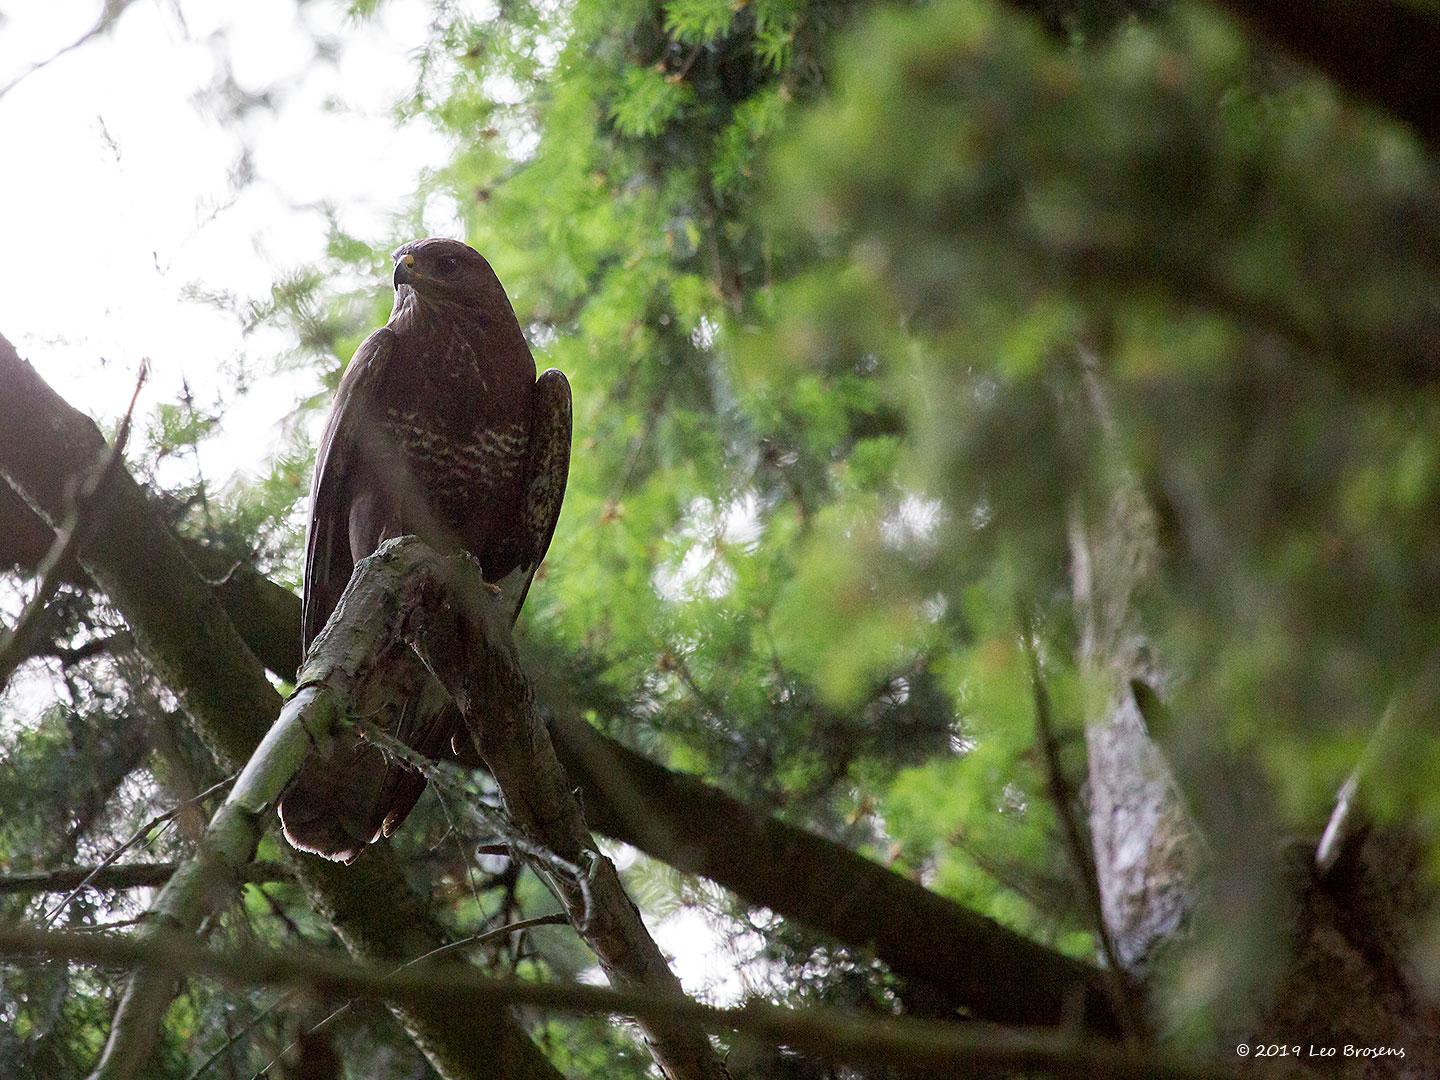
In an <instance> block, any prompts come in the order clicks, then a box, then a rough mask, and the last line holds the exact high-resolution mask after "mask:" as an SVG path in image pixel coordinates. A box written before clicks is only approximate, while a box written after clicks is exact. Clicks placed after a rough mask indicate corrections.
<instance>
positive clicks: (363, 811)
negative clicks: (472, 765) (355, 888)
mask: <svg viewBox="0 0 1440 1080" xmlns="http://www.w3.org/2000/svg"><path fill="white" fill-rule="evenodd" d="M437 685H438V684H437ZM442 700H443V699H442ZM458 720H459V714H458V712H456V710H455V707H454V705H452V704H450V703H449V701H448V700H446V701H444V702H443V704H441V702H440V701H437V700H436V699H435V696H434V695H433V694H422V695H420V696H418V697H416V698H413V699H411V700H409V701H406V702H405V703H404V704H403V705H402V706H401V707H400V708H399V709H396V710H394V714H393V718H392V719H391V720H390V721H389V722H387V723H386V724H385V725H384V726H385V729H386V730H387V731H389V732H390V733H391V734H393V735H395V736H396V737H398V738H400V739H401V741H403V742H404V743H405V744H406V745H408V746H409V747H410V748H411V749H412V750H414V751H416V752H417V753H419V754H421V755H423V756H425V757H427V758H430V759H432V760H433V759H436V758H439V757H440V756H441V755H442V754H444V753H445V751H446V749H447V748H448V747H449V744H450V737H451V733H452V731H453V730H454V728H455V724H456V722H457V721H458ZM425 783H426V781H425V775H424V774H423V773H421V772H420V771H419V770H418V769H415V768H413V767H411V766H410V765H408V764H406V763H405V762H403V761H400V760H398V759H397V758H396V757H395V756H394V755H392V754H390V753H389V752H387V751H385V750H382V749H381V748H380V747H378V746H376V745H375V744H374V743H371V742H368V741H366V740H365V739H364V738H363V737H361V736H360V735H359V734H358V733H357V732H355V731H354V730H350V729H347V730H344V731H342V732H340V733H338V734H337V735H336V736H335V737H334V738H333V739H331V740H329V742H328V744H327V745H325V746H316V747H312V748H311V750H310V753H309V756H308V757H306V759H305V762H304V764H303V765H301V767H300V771H299V772H297V773H296V774H295V778H294V779H293V780H292V781H291V782H290V785H289V787H287V788H286V789H285V791H284V793H283V794H282V795H281V796H280V804H279V812H280V824H281V827H282V828H283V829H284V831H285V838H286V839H287V840H288V841H290V843H291V844H292V845H293V846H295V847H297V848H299V849H300V850H301V851H309V852H311V853H313V854H315V855H319V856H321V857H322V858H326V859H330V860H332V861H334V862H343V863H350V862H354V861H355V860H356V859H358V858H359V857H360V854H361V853H362V852H363V851H364V850H365V848H366V846H367V845H369V844H371V843H374V842H375V841H376V840H378V839H380V838H381V837H382V836H389V835H390V834H391V833H393V832H394V831H395V829H396V828H398V827H399V825H400V823H401V822H402V821H404V820H405V818H406V816H407V815H408V814H409V813H410V811H411V810H412V809H413V808H414V806H415V803H416V801H417V800H419V798H420V795H421V793H423V792H424V790H425Z"/></svg>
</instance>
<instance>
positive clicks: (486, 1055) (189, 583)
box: [0, 338, 558, 1080]
mask: <svg viewBox="0 0 1440 1080" xmlns="http://www.w3.org/2000/svg"><path fill="white" fill-rule="evenodd" d="M0 388H3V392H0V474H3V475H4V476H5V477H6V478H7V479H8V480H9V482H10V483H11V484H12V485H13V486H14V487H15V488H16V489H17V490H18V491H19V492H20V494H21V495H22V496H23V497H24V499H25V500H26V502H27V503H29V504H30V505H31V506H33V507H35V508H37V509H38V510H39V512H40V514H41V515H42V516H43V517H44V518H46V519H47V520H48V522H49V524H50V525H51V527H53V526H54V524H55V523H56V522H57V521H61V520H63V518H64V515H65V512H66V505H65V492H66V489H67V485H68V484H70V483H71V481H72V480H73V478H75V477H77V476H79V475H81V474H82V473H83V471H84V470H85V468H86V467H87V464H88V463H89V462H92V461H94V460H95V459H96V455H97V453H98V451H99V450H100V448H101V447H102V446H103V444H104V440H103V438H102V437H101V435H100V432H99V430H98V429H97V428H96V427H95V424H94V422H93V421H91V420H90V419H89V418H88V417H86V416H84V415H83V414H81V413H79V412H77V411H76V410H75V409H73V408H71V407H70V406H69V405H67V404H66V403H65V402H64V401H63V400H61V399H60V398H59V397H58V396H57V395H56V394H55V393H54V391H53V390H51V389H50V388H49V387H48V386H46V385H45V383H44V381H43V380H42V379H40V377H39V376H38V375H37V374H36V373H35V371H34V370H33V369H32V368H31V367H30V366H29V365H28V364H26V363H25V362H24V361H22V360H21V359H20V358H19V357H18V356H17V355H16V353H15V350H14V348H13V347H12V346H11V345H10V343H9V342H8V341H5V340H4V338H0ZM79 555H80V563H81V565H82V567H83V568H84V570H85V571H86V572H87V573H88V575H89V576H90V577H91V578H92V579H93V580H94V581H95V583H96V584H97V585H98V586H99V587H100V588H102V589H103V590H104V591H105V592H106V593H107V594H108V595H109V597H110V599H111V601H112V602H113V603H114V604H115V606H116V607H117V608H119V609H120V611H121V612H122V613H123V614H124V615H125V618H126V620H127V622H129V624H130V626H131V628H132V629H133V630H134V631H135V636H136V641H137V644H138V645H139V648H140V650H141V651H142V652H143V653H144V655H145V656H146V658H147V659H148V660H149V662H150V663H151V664H152V665H153V666H154V667H155V669H156V670H157V671H158V672H159V673H160V675H161V677H162V678H163V679H164V680H165V682H166V683H167V684H168V685H169V686H170V687H171V689H173V690H174V691H175V692H176V694H177V695H178V696H179V697H180V699H181V701H182V703H183V704H184V706H185V710H186V712H187V714H188V715H189V717H190V718H191V720H192V721H193V722H194V723H195V725H196V728H197V730H198V731H199V732H200V734H201V736H202V738H204V739H205V741H206V742H207V744H208V745H209V746H210V747H211V748H212V750H213V751H214V752H215V754H216V756H217V757H218V758H219V759H220V760H221V761H223V762H225V763H226V764H227V765H230V766H231V767H238V766H239V765H241V764H243V763H244V762H245V761H246V760H248V759H249V757H250V755H251V754H252V753H253V752H254V750H255V748H256V747H257V746H258V745H259V744H260V740H261V738H262V737H263V736H264V733H265V732H266V730H268V728H269V726H270V723H271V721H272V720H273V719H274V718H275V717H276V716H277V715H278V714H279V712H280V704H281V702H280V697H279V695H278V694H277V693H276V692H275V690H274V688H273V687H272V686H271V685H270V683H269V680H268V679H267V678H266V677H265V672H264V670H263V669H262V668H261V666H260V664H259V663H258V662H257V661H256V659H255V657H254V655H252V654H251V652H250V651H249V649H247V648H246V646H245V644H244V642H243V641H242V640H241V638H240V637H239V635H238V634H237V633H236V630H235V627H234V625H233V624H232V623H231V621H230V619H229V617H228V616H227V615H226V613H225V611H224V609H223V608H222V606H221V602H220V600H219V598H218V597H217V595H216V590H215V589H213V588H211V587H210V586H209V585H207V584H206V582H205V581H203V580H202V579H201V578H200V576H199V575H197V574H196V572H195V569H194V567H193V565H192V564H191V563H190V562H189V561H188V559H187V558H186V555H185V553H184V551H183V550H182V548H181V545H180V543H179V542H178V541H177V540H176V538H175V537H174V535H173V534H172V533H171V532H170V531H169V530H168V529H167V528H165V526H164V525H163V524H161V522H160V521H159V520H158V518H157V517H156V516H155V515H154V514H153V513H152V511H151V509H150V507H149V505H148V504H147V501H146V498H145V495H144V493H143V492H142V491H141V490H140V488H139V487H138V485H136V484H135V482H134V480H133V479H132V478H131V477H130V476H129V474H128V473H125V472H123V471H121V472H120V473H118V474H117V475H116V478H115V483H114V490H113V491H112V494H111V499H110V500H109V503H108V506H107V507H106V512H105V515H104V519H103V521H102V522H101V524H100V527H99V532H98V538H97V539H96V540H95V541H94V542H92V543H90V544H88V545H84V546H82V548H81V550H80V553H79ZM296 625H297V626H298V621H297V623H296ZM297 639H298V635H297ZM292 865H293V867H294V871H295V874H296V877H297V878H298V879H299V880H300V881H301V883H302V884H303V885H304V886H305V888H306V890H307V891H308V892H309V894H310V896H311V898H312V900H313V901H314V902H315V903H316V905H317V907H319V908H320V910H321V911H323V912H324V913H325V914H326V915H327V916H329V917H330V918H331V919H332V921H333V922H334V924H335V929H336V930H337V932H338V933H339V934H340V937H341V939H342V940H344V942H345V943H346V945H347V947H349V948H350V949H351V951H352V952H355V953H356V954H357V955H360V956H363V957H365V958H367V959H369V960H372V961H375V962H382V963H383V962H390V963H403V962H404V961H406V960H409V959H411V958H413V957H415V956H419V955H421V954H422V953H426V952H429V951H431V950H432V949H436V948H438V947H440V946H441V945H443V944H444V938H443V935H442V933H441V932H440V930H439V928H438V927H437V926H436V924H435V923H434V921H433V917H432V916H431V915H430V913H429V912H428V910H427V908H426V906H425V905H424V904H423V903H422V902H421V900H420V899H419V898H418V897H417V896H416V894H415V893H414V891H413V890H412V889H410V887H409V886H408V885H407V884H406V882H405V880H404V877H403V875H402V874H401V873H400V870H399V867H398V866H397V865H396V864H395V861H394V858H393V856H392V855H391V854H390V853H389V852H388V851H386V850H377V851H374V852H372V853H370V854H369V855H367V856H366V857H365V858H364V859H361V860H360V861H359V862H358V863H356V864H355V865H354V866H351V867H336V866H333V865H331V864H329V863H325V862H323V860H317V859H304V858H298V857H296V858H294V859H293V861H292ZM401 1018H402V1020H403V1021H404V1022H405V1024H406V1026H407V1027H408V1028H409V1030H410V1032H411V1034H412V1035H413V1037H414V1038H415V1040H416V1042H417V1044H418V1045H420V1047H421V1048H422V1049H423V1050H424V1051H425V1053H426V1054H427V1056H429V1058H430V1060H431V1061H432V1063H434V1064H435V1066H436V1068H437V1069H438V1070H439V1071H440V1073H441V1074H442V1075H444V1076H446V1077H477V1078H478V1077H481V1076H485V1077H493V1076H499V1077H505V1078H507V1080H508V1078H511V1077H545V1078H548V1080H554V1078H555V1077H557V1076H558V1074H557V1073H556V1071H555V1070H554V1068H553V1067H552V1066H551V1065H550V1064H549V1063H548V1062H547V1061H546V1060H545V1058H544V1056H543V1055H541V1053H540V1052H539V1050H538V1049H537V1048H536V1047H535V1045H534V1044H533V1043H532V1042H531V1041H530V1040H529V1039H528V1038H527V1037H526V1036H525V1034H524V1032H523V1031H522V1030H521V1029H520V1027H519V1026H518V1025H517V1024H515V1023H514V1021H513V1020H511V1019H510V1018H509V1017H508V1016H507V1015H505V1014H504V1013H503V1012H496V1011H490V1012H485V1013H478V1014H474V1015H470V1014H467V1013H465V1012H463V1011H461V1010H458V1009H456V1008H455V1007H454V1006H453V1004H451V1005H449V1006H447V1007H445V1008H438V1007H428V1006H427V1007H426V1008H423V1009H418V1010H417V1009H407V1010H404V1011H403V1013H402V1017H401Z"/></svg>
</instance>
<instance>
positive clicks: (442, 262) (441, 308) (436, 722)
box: [279, 237, 571, 862]
mask: <svg viewBox="0 0 1440 1080" xmlns="http://www.w3.org/2000/svg"><path fill="white" fill-rule="evenodd" d="M394 283H395V308H394V311H393V313H392V314H391V316H390V321H389V322H388V323H387V324H386V325H385V326H383V327H381V328H380V329H379V330H376V331H375V332H374V333H373V334H371V335H370V336H369V337H368V338H366V339H365V341H364V343H363V344H361V346H360V348H359V349H358V350H357V351H356V353H355V357H354V359H353V360H352V361H351V363H350V366H349V368H348V369H347V370H346V372H345V375H344V377H343V378H342V379H341V380H340V388H339V390H338V391H337V393H336V395H335V403H334V406H333V408H332V409H331V411H330V418H329V421H328V422H327V423H326V425H325V432H324V435H323V436H322V437H321V440H320V450H319V454H318V456H317V458H316V462H315V478H314V481H313V483H312V485H311V489H310V525H309V530H308V533H307V537H306V541H305V597H304V618H303V634H304V645H305V648H306V650H307V651H308V650H309V647H310V643H311V642H312V641H313V640H314V638H315V637H316V635H317V634H319V632H320V631H321V629H323V628H324V626H325V623H326V621H327V620H328V619H329V618H330V615H331V613H332V612H333V611H334V610H335V606H336V604H337V603H338V601H339V599H340V594H341V593H342V592H344V590H345V586H346V584H347V583H348V582H349V580H350V575H351V573H352V571H353V570H354V568H355V564H356V562H358V561H359V560H360V559H363V558H364V557H365V556H367V555H370V554H371V553H373V552H374V551H375V549H376V548H377V547H378V546H379V545H380V544H381V543H382V542H383V541H385V540H388V539H390V538H392V537H396V536H405V535H415V536H418V537H419V538H420V539H422V540H424V541H425V542H426V543H427V544H429V545H430V546H432V547H434V548H436V549H437V550H440V551H442V552H454V551H457V550H463V551H467V552H469V553H470V554H471V555H473V556H474V557H475V558H476V559H477V560H478V561H479V563H480V567H481V569H482V570H483V572H484V575H485V580H486V581H487V582H489V583H492V584H493V585H496V586H498V588H499V595H500V601H501V602H502V603H505V604H508V605H509V606H510V614H511V620H512V621H513V620H514V619H515V618H516V617H518V615H519V613H520V606H521V604H522V603H524V600H525V594H526V592H527V591H528V590H529V588H530V582H531V579H532V578H533V577H534V576H535V569H536V567H538V566H539V565H540V561H541V559H543V558H544V556H545V551H546V549H547V548H548V547H549V546H550V537H551V536H552V534H553V533H554V531H555V522H556V520H557V519H558V518H559V516H560V504H561V502H562V500H563V498H564V494H565V480H566V475H567V472H568V469H569V464H570V427H571V410H570V386H569V383H567V382H566V380H565V376H564V375H563V374H561V373H560V372H559V371H556V370H554V369H551V370H549V371H546V372H545V373H544V374H543V375H541V376H540V377H539V379H537V378H536V377H535V361H534V359H533V358H532V357H531V355H530V349H529V348H528V346H527V345H526V344H525V337H524V335H523V334H522V333H521V330H520V324H519V322H518V321H517V320H516V318H515V312H514V311H513V309H512V308H511V307H510V301H509V298H508V297H507V296H506V295H505V289H504V287H503V286H501V284H500V280H499V278H497V277H496V276H495V271H494V270H492V269H491V268H490V264H489V263H488V262H486V261H485V259H484V258H483V257H482V256H481V255H480V254H479V253H478V252H476V251H475V250H474V249H473V248H471V247H469V246H467V245H465V244H462V243H460V242H459V241H456V240H447V239H443V238H437V237H432V238H430V239H427V240H417V241H414V242H412V243H409V244H406V245H404V246H403V247H401V248H399V249H398V250H397V251H396V252H395V278H394ZM415 662H416V663H418V662H419V661H418V659H416V660H415ZM458 722H459V718H458V713H457V712H456V711H455V710H454V708H453V707H448V708H436V707H435V705H434V703H433V702H430V703H426V702H422V701H419V700H416V701H413V702H409V703H407V704H406V705H405V706H404V707H403V708H401V709H399V710H398V715H396V716H391V717H390V718H389V720H388V724H389V726H390V729H391V733H392V734H394V735H396V736H397V737H398V738H401V739H403V740H404V741H405V742H406V743H408V744H409V745H410V746H412V747H413V748H414V749H416V750H417V751H419V752H421V753H423V754H425V755H427V756H429V757H438V756H440V755H441V754H442V753H443V752H444V750H445V748H446V747H448V746H449V745H450V741H451V738H452V736H454V735H455V734H456V729H457V725H458ZM326 749H327V752H325V753H322V752H321V751H320V750H319V749H318V748H317V749H315V750H312V751H311V753H310V756H309V757H308V759H307V760H306V762H305V764H304V765H303V766H302V767H301V769H300V772H299V773H298V774H297V775H296V778H295V779H294V780H293V781H292V782H291V784H290V786H289V787H288V788H287V789H286V791H285V793H284V794H283V795H282V796H281V800H280V807H279V810H280V821H281V824H282V825H283V827H284V830H285V836H286V837H287V838H288V839H289V841H290V843H292V844H293V845H295V846H296V847H297V848H300V849H301V850H304V851H311V852H314V853H315V854H317V855H323V856H324V857H325V858H327V859H333V860H335V861H337V862H352V861H353V860H354V859H356V858H358V857H359V855H360V853H361V852H362V851H364V849H365V846H366V845H367V844H369V843H372V842H373V841H375V840H377V839H379V837H380V836H382V835H384V836H389V835H390V834H391V833H392V832H393V831H394V829H395V828H396V827H397V826H398V825H399V823H400V822H401V821H402V820H403V819H404V818H405V816H406V815H407V814H408V813H409V812H410V810H411V808H412V807H413V806H414V805H415V801H416V800H417V799H418V798H419V797H420V793H421V792H422V791H423V790H424V787H425V778H424V777H423V776H422V775H421V774H419V773H418V772H416V771H413V770H411V769H410V768H408V767H407V766H406V765H404V764H403V763H401V762H399V761H396V760H394V758H393V757H390V756H388V755H386V754H384V753H382V752H381V751H380V750H379V749H378V748H377V747H375V746H373V745H371V744H368V743H366V742H365V741H363V740H362V739H360V738H358V737H356V736H354V735H353V734H352V735H348V736H342V737H340V738H338V739H337V740H336V742H335V745H333V746H330V747H327V748H326Z"/></svg>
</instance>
